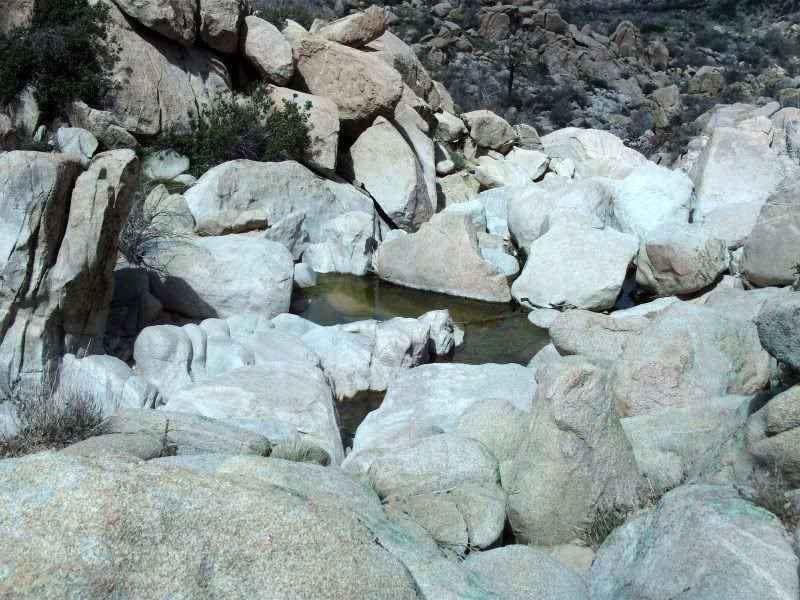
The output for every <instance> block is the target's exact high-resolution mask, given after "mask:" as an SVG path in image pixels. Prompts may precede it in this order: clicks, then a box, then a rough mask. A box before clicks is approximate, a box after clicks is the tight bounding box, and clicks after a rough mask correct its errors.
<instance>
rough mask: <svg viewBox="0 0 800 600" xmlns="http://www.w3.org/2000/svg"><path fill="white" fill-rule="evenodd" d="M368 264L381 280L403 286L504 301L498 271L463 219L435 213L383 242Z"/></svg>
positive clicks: (502, 278) (505, 293)
mask: <svg viewBox="0 0 800 600" xmlns="http://www.w3.org/2000/svg"><path fill="white" fill-rule="evenodd" d="M373 268H374V270H375V273H376V274H377V275H378V277H380V278H381V279H385V280H386V281H390V282H392V283H396V284H399V285H404V286H406V287H411V288H416V289H421V290H430V291H434V292H440V293H443V294H450V295H452V296H462V297H464V298H475V299H477V300H486V301H489V302H508V301H509V300H510V299H511V294H510V292H509V288H508V282H507V281H506V277H505V275H504V274H502V273H500V272H499V271H498V270H497V268H496V267H495V266H494V265H491V264H489V263H488V262H486V261H485V260H483V258H482V257H481V255H480V249H479V247H478V240H477V236H476V234H475V230H474V229H473V227H472V224H471V223H470V219H469V217H467V216H465V215H461V214H447V213H440V214H438V215H436V216H434V217H433V218H432V219H431V221H430V222H429V223H425V224H423V225H422V227H421V228H420V230H419V231H418V232H416V233H413V234H410V235H406V236H403V237H400V238H397V239H393V240H390V241H387V242H384V243H383V244H381V245H380V246H378V249H377V250H376V251H375V254H374V256H373Z"/></svg>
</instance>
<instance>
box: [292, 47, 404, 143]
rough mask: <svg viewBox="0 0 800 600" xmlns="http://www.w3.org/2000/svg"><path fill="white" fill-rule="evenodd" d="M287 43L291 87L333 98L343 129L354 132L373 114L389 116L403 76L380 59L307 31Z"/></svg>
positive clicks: (361, 129) (366, 123) (368, 123)
mask: <svg viewBox="0 0 800 600" xmlns="http://www.w3.org/2000/svg"><path fill="white" fill-rule="evenodd" d="M289 43H290V44H291V45H292V53H293V54H294V59H295V65H296V70H295V76H294V78H293V80H292V86H291V87H293V88H296V89H301V90H304V91H307V92H309V93H311V94H314V95H316V96H324V97H326V98H330V99H331V100H333V101H334V102H335V103H336V106H338V107H339V115H340V117H341V120H342V129H343V130H344V131H345V132H346V133H348V134H349V135H351V136H355V135H357V134H358V133H360V132H361V131H363V130H364V129H366V128H367V127H369V126H370V125H372V123H373V122H374V120H375V118H376V117H379V116H382V117H386V118H387V119H388V118H391V117H392V115H393V114H394V109H395V107H396V106H397V103H398V102H399V101H400V98H401V97H402V95H403V79H402V77H401V76H400V73H398V72H397V71H396V70H395V69H394V68H392V67H391V66H389V65H387V64H386V63H385V62H384V61H383V60H381V59H380V58H377V57H375V56H371V55H370V54H368V53H365V52H361V51H359V50H355V49H353V48H348V47H347V46H342V45H340V44H335V43H333V42H329V41H327V40H324V39H322V38H320V37H317V36H313V35H308V34H303V35H299V36H297V37H293V38H292V39H291V40H289Z"/></svg>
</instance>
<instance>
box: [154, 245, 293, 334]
mask: <svg viewBox="0 0 800 600" xmlns="http://www.w3.org/2000/svg"><path fill="white" fill-rule="evenodd" d="M149 260H151V261H152V262H153V264H158V265H162V268H161V269H160V271H158V272H157V273H154V275H155V276H154V278H153V280H152V282H151V283H152V286H153V287H152V292H153V295H154V296H155V297H156V298H158V300H159V301H160V302H161V304H163V306H164V308H165V309H167V310H169V311H172V312H177V313H179V314H182V315H185V316H187V317H192V318H196V319H197V318H199V319H204V318H211V317H231V316H239V315H241V316H256V317H264V318H270V317H274V316H275V315H278V314H280V313H283V312H287V311H288V310H289V301H290V299H291V294H292V280H293V277H294V260H293V259H292V254H291V253H290V252H289V251H288V250H287V249H286V248H285V247H284V246H283V245H281V244H278V243H276V242H272V241H270V240H266V239H261V238H258V237H253V236H248V235H244V234H238V235H224V236H216V237H205V238H195V239H185V240H182V239H178V240H174V241H164V242H162V243H160V244H159V245H158V247H157V249H156V250H155V251H154V253H153V256H151V257H149Z"/></svg>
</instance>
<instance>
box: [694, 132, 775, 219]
mask: <svg viewBox="0 0 800 600" xmlns="http://www.w3.org/2000/svg"><path fill="white" fill-rule="evenodd" d="M767 123H768V124H769V122H767ZM786 175H788V172H787V169H786V167H785V166H784V163H783V161H782V159H781V157H779V156H778V153H777V152H776V151H775V150H772V149H771V148H770V147H769V142H768V137H767V136H766V135H765V134H764V133H761V132H754V131H745V130H742V129H734V128H732V127H718V128H717V129H715V130H714V132H713V133H712V135H711V139H709V141H708V143H707V144H706V146H705V147H704V148H703V151H702V153H701V154H700V158H699V159H698V161H697V162H696V163H695V165H694V167H692V170H691V172H690V173H689V176H690V177H691V178H692V180H693V181H694V185H695V190H696V193H697V200H696V202H695V206H694V207H695V209H696V210H697V212H698V213H699V214H700V215H703V214H706V213H708V212H710V211H711V210H713V209H715V208H717V207H719V206H721V205H724V204H732V203H741V202H757V203H759V204H763V203H764V202H765V201H766V200H767V198H768V197H769V196H770V194H772V192H773V191H774V190H775V189H776V188H777V187H778V185H780V183H781V182H782V181H783V179H784V177H786Z"/></svg>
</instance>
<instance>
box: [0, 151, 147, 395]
mask: <svg viewBox="0 0 800 600" xmlns="http://www.w3.org/2000/svg"><path fill="white" fill-rule="evenodd" d="M138 168H139V161H138V159H137V158H136V155H135V154H134V153H133V152H132V151H129V150H120V151H114V152H108V153H104V154H101V155H99V156H98V157H97V158H96V159H95V160H94V161H93V162H92V164H91V166H90V167H89V169H88V170H87V171H86V172H84V173H83V174H81V175H80V176H79V177H77V180H76V176H77V174H78V171H79V167H78V163H77V160H76V159H75V158H70V157H65V156H59V155H50V154H40V153H36V152H10V153H5V154H2V155H0V184H2V185H0V211H1V212H2V219H0V222H1V223H2V225H1V226H0V227H1V228H2V235H0V239H2V242H0V256H2V259H0V260H2V262H0V274H2V281H3V285H2V286H0V336H1V337H2V341H1V342H0V395H6V394H9V393H10V391H11V389H13V388H14V387H16V386H17V385H18V384H20V383H22V384H24V385H27V384H33V385H36V384H37V383H38V380H39V379H40V378H41V376H42V372H43V370H44V369H45V368H46V366H47V364H48V362H49V361H50V360H51V359H53V358H55V357H58V356H61V355H62V354H64V353H66V352H77V351H79V350H80V351H84V352H85V351H86V350H89V351H90V352H96V351H98V350H99V349H100V348H102V335H103V332H104V328H105V319H106V315H107V311H108V305H109V303H110V301H111V294H112V286H113V269H114V262H115V260H116V239H117V236H118V234H119V231H120V228H121V227H122V223H123V222H124V220H125V218H126V217H127V214H128V211H129V210H130V205H131V199H132V192H133V181H134V178H135V177H136V174H137V172H138ZM73 185H74V188H73ZM87 290H92V293H91V295H87Z"/></svg>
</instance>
